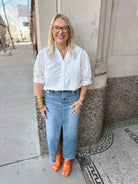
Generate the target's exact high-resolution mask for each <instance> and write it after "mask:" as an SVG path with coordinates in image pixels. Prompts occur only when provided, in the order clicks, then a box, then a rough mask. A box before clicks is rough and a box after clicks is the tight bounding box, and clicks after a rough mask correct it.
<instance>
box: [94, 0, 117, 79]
mask: <svg viewBox="0 0 138 184" xmlns="http://www.w3.org/2000/svg"><path fill="white" fill-rule="evenodd" d="M112 8H113V0H104V1H101V11H100V21H99V33H98V44H97V54H96V66H95V76H97V75H102V74H105V73H106V64H107V62H106V61H107V52H108V43H109V32H110V24H111V13H112Z"/></svg>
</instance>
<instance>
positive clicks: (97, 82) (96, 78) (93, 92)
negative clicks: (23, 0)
mask: <svg viewBox="0 0 138 184" xmlns="http://www.w3.org/2000/svg"><path fill="white" fill-rule="evenodd" d="M58 3H59V4H58V8H59V10H60V13H63V14H65V15H67V16H68V17H69V19H70V20H71V23H72V24H73V27H74V30H75V35H76V36H75V41H76V44H78V45H80V46H81V47H83V48H84V49H85V50H86V51H87V53H88V55H89V57H90V61H91V66H92V71H93V85H91V86H90V88H89V90H88V92H87V96H86V99H85V102H84V105H83V106H82V109H81V114H80V123H79V141H78V150H82V149H84V148H85V147H89V146H91V145H92V144H93V143H96V142H97V141H98V140H99V138H100V135H101V132H102V128H103V116H104V107H105V93H106V80H107V74H106V65H107V54H108V37H109V31H110V20H111V12H112V0H104V1H96V2H95V1H89V0H87V4H86V2H83V1H81V0H80V2H79V1H77V2H76V1H72V0H71V1H69V2H68V1H67V0H59V1H58ZM97 3H99V4H97ZM99 5H100V8H101V9H99V10H98V8H97V7H98V6H99ZM84 12H85V13H84ZM99 15H100V18H99ZM97 22H98V23H99V24H97Z"/></svg>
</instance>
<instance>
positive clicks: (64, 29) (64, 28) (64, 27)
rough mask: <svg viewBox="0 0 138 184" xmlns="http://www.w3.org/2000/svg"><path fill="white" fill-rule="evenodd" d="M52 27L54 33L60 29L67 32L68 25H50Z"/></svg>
mask: <svg viewBox="0 0 138 184" xmlns="http://www.w3.org/2000/svg"><path fill="white" fill-rule="evenodd" d="M52 28H53V29H54V31H55V32H56V33H58V32H60V29H61V30H62V31H63V32H64V33H67V32H68V31H69V26H63V27H59V26H53V27H52Z"/></svg>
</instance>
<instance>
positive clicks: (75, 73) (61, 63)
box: [34, 45, 92, 91]
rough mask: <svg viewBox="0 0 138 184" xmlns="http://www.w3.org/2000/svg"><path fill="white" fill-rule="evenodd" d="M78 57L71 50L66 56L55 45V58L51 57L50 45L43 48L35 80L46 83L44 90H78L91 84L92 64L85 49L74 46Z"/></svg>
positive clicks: (36, 67) (37, 59) (35, 70)
mask: <svg viewBox="0 0 138 184" xmlns="http://www.w3.org/2000/svg"><path fill="white" fill-rule="evenodd" d="M74 51H75V53H76V58H75V59H73V58H71V56H70V54H69V52H67V53H66V56H65V58H64V59H63V57H62V56H61V54H60V52H59V50H58V49H57V47H56V45H55V59H51V58H49V55H48V47H46V48H44V49H42V50H41V51H40V52H39V53H38V55H37V58H36V62H35V66H34V82H35V83H42V84H44V86H43V89H44V90H55V91H59V90H72V91H74V90H76V89H78V88H80V87H81V86H86V85H90V84H91V83H92V81H91V66H90V61H89V57H88V55H87V53H86V51H85V50H84V49H82V48H81V47H79V46H77V45H76V46H75V47H74Z"/></svg>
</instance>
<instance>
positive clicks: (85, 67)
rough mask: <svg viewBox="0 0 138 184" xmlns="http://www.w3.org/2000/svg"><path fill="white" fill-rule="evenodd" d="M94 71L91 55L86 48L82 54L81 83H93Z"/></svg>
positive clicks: (83, 84)
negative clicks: (92, 69) (92, 70)
mask: <svg viewBox="0 0 138 184" xmlns="http://www.w3.org/2000/svg"><path fill="white" fill-rule="evenodd" d="M91 78H92V72H91V65H90V60H89V56H88V54H87V53H86V51H85V50H83V52H82V55H81V85H82V86H86V85H90V84H92V79H91Z"/></svg>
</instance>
